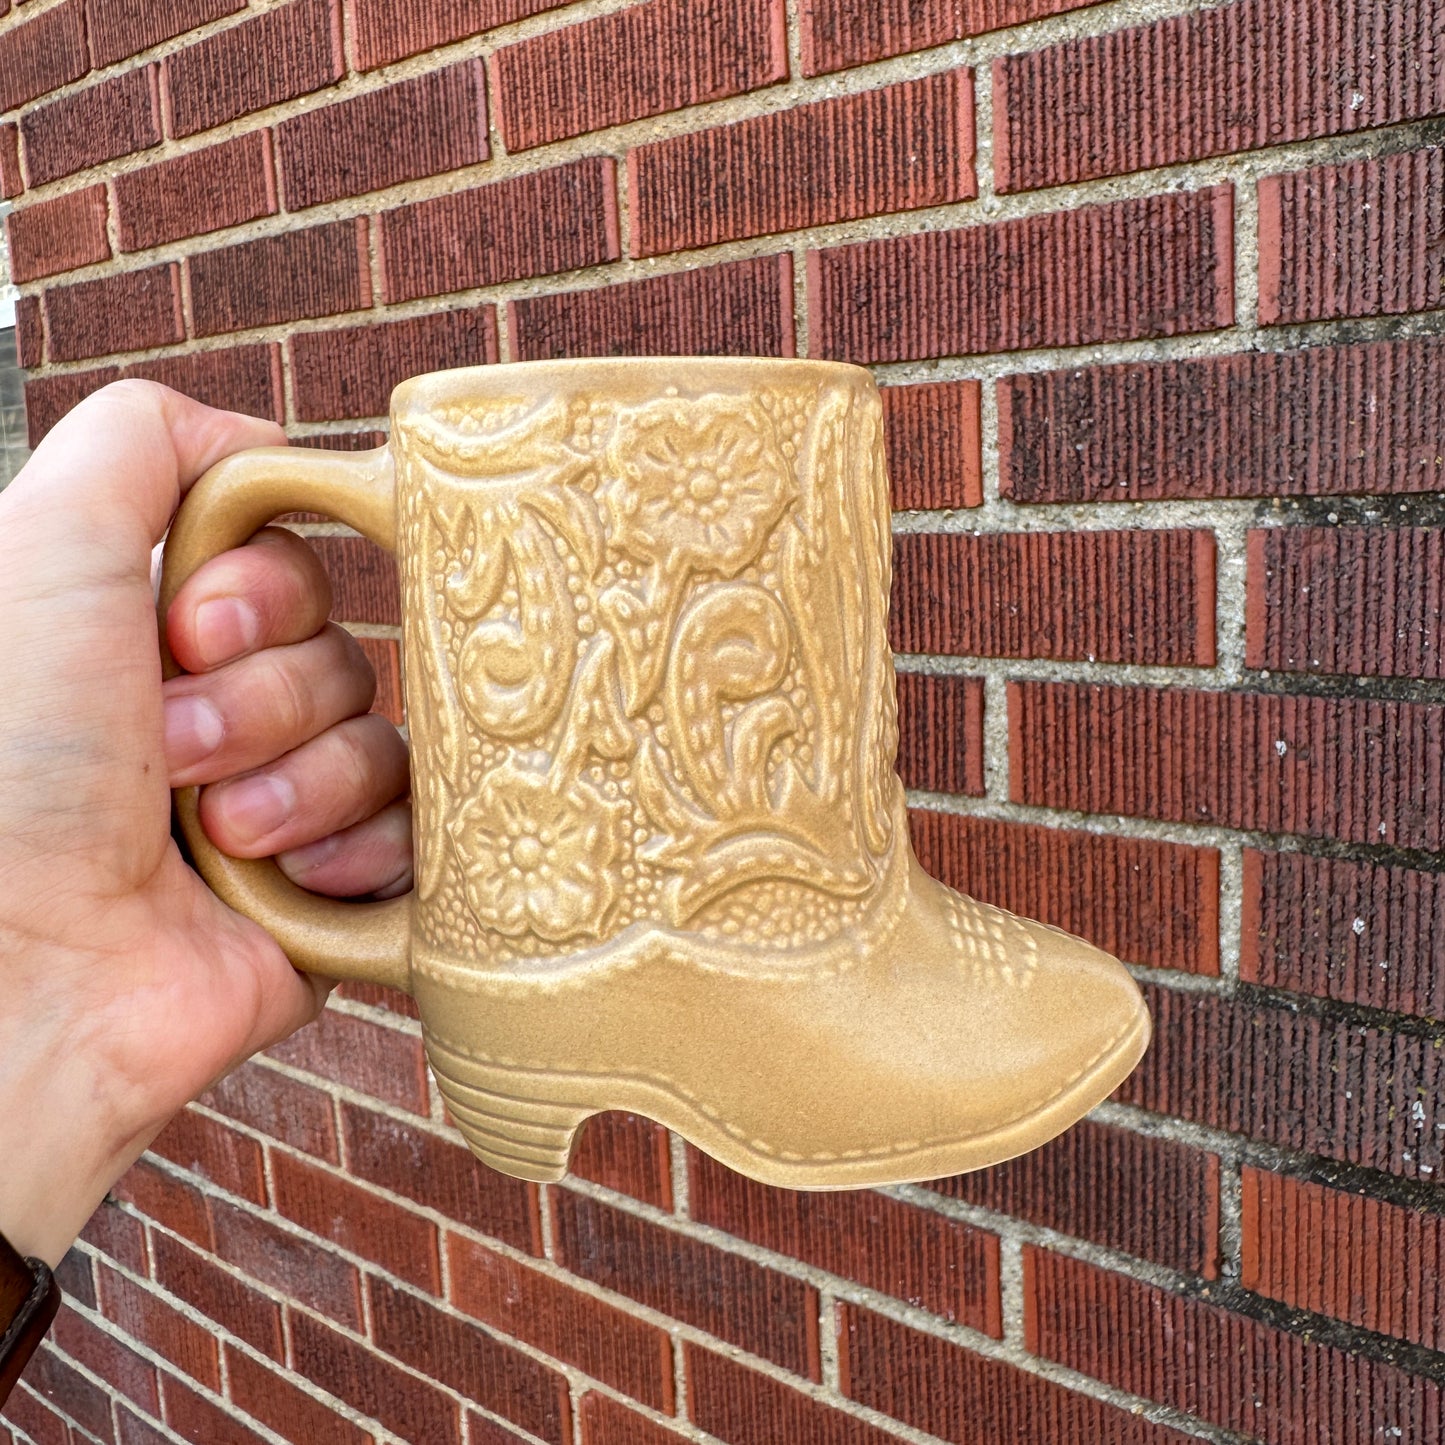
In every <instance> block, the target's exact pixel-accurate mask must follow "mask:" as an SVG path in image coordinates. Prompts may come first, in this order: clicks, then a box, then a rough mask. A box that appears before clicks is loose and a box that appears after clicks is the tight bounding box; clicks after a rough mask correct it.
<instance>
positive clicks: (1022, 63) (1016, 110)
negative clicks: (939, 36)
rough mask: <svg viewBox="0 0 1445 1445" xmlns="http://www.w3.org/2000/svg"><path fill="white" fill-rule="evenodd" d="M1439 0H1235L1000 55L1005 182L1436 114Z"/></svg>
mask: <svg viewBox="0 0 1445 1445" xmlns="http://www.w3.org/2000/svg"><path fill="white" fill-rule="evenodd" d="M1442 49H1445V13H1442V12H1441V10H1440V7H1439V6H1438V5H1436V4H1435V3H1434V0H1394V3H1392V4H1390V5H1388V6H1382V5H1380V4H1379V3H1378V0H1334V3H1332V4H1329V5H1324V6H1321V5H1318V4H1314V3H1312V0H1234V3H1232V4H1225V5H1219V6H1217V7H1213V8H1210V9H1206V10H1201V11H1198V12H1196V13H1194V14H1190V15H1181V16H1176V17H1173V18H1171V19H1167V20H1160V21H1156V22H1155V23H1154V24H1152V25H1141V26H1139V27H1137V28H1136V29H1133V30H1123V31H1115V32H1113V33H1111V34H1107V35H1101V36H1096V37H1090V38H1088V39H1085V40H1071V41H1066V42H1065V43H1064V44H1062V45H1055V46H1051V47H1049V48H1046V49H1043V50H1036V51H1033V52H1031V53H1029V54H1025V55H1009V56H1004V57H1002V58H1001V59H999V60H998V61H996V62H995V67H994V77H995V81H994V83H995V100H994V165H995V169H996V171H997V175H998V187H999V189H1000V190H1002V191H1012V190H1029V189H1031V188H1033V187H1035V186H1049V185H1059V184H1062V183H1063V182H1066V181H1080V180H1087V179H1091V178H1093V177H1097V176H1112V175H1118V174H1120V173H1121V172H1124V171H1138V170H1148V169H1150V168H1151V167H1154V166H1162V165H1171V164H1173V163H1175V162H1178V161H1186V160H1197V159H1199V158H1201V157H1203V156H1215V155H1226V154H1228V153H1230V152H1232V151H1247V150H1255V149H1257V148H1259V147H1261V146H1273V145H1279V144H1281V143H1282V142H1284V141H1292V140H1305V139H1308V138H1310V137H1313V136H1323V135H1338V134H1341V133H1343V132H1347V131H1355V130H1365V129H1367V128H1369V127H1371V126H1377V125H1389V124H1393V123H1394V122H1397V121H1402V120H1411V119H1417V118H1420V117H1423V116H1428V115H1432V114H1436V113H1438V112H1439V111H1441V110H1445V72H1442V71H1441V69H1440V67H1439V64H1438V63H1437V62H1436V61H1435V60H1434V59H1432V57H1438V56H1439V55H1440V53H1441V51H1442Z"/></svg>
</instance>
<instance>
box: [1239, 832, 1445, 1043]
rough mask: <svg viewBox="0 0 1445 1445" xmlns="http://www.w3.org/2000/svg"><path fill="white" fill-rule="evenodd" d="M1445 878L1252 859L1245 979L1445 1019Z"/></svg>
mask: <svg viewBox="0 0 1445 1445" xmlns="http://www.w3.org/2000/svg"><path fill="white" fill-rule="evenodd" d="M1442 936H1445V873H1425V872H1421V871H1419V870H1418V869H1414V868H1399V867H1389V866H1386V865H1382V864H1371V863H1357V862H1353V861H1351V860H1349V859H1345V858H1317V857H1314V856H1312V855H1311V854H1308V853H1275V852H1269V851H1265V850H1263V849H1256V848H1246V849H1245V850H1244V907H1243V916H1242V918H1241V921H1240V941H1239V955H1240V956H1239V972H1240V976H1241V977H1242V978H1244V979H1247V980H1249V981H1250V982H1255V983H1261V984H1264V985H1265V986H1267V987H1269V988H1282V989H1288V990H1290V991H1291V992H1294V993H1308V994H1318V995H1319V996H1321V997H1323V998H1333V999H1340V1000H1342V1001H1343V1002H1345V1003H1359V1004H1365V1005H1367V1006H1369V1007H1371V1008H1380V1009H1388V1010H1390V1011H1392V1012H1395V1013H1403V1014H1421V1015H1424V1016H1425V1017H1426V1018H1433V1019H1440V1018H1445V970H1442V969H1441V967H1440V958H1439V949H1440V939H1441V937H1442Z"/></svg>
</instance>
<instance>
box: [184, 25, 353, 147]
mask: <svg viewBox="0 0 1445 1445" xmlns="http://www.w3.org/2000/svg"><path fill="white" fill-rule="evenodd" d="M344 69H345V65H344V62H343V60H342V55H341V10H340V0H291V3H290V4H287V5H282V6H280V7H279V8H277V9H275V10H269V11H267V12H266V13H265V14H263V15H258V16H257V17H256V18H255V19H254V20H247V21H245V22H244V23H242V24H240V25H235V26H232V27H231V28H230V29H228V30H222V31H219V32H217V33H216V34H215V35H211V36H208V37H207V38H206V39H204V40H198V41H196V42H195V44H193V45H188V46H187V47H186V48H185V49H184V50H179V51H177V52H176V53H175V54H174V55H172V56H170V57H168V58H167V60H166V62H165V85H166V89H167V92H168V94H169V97H170V113H171V130H172V133H173V134H174V135H178V136H187V135H194V134H195V133H196V132H197V131H203V130H209V129H210V128H211V127H212V126H217V125H222V124H224V123H225V122H226V121H228V120H235V119H236V117H237V116H242V115H246V114H248V113H249V112H251V111H257V110H264V109H265V108H266V107H267V106H270V105H277V104H279V103H280V102H281V101H283V100H292V99H294V98H295V97H296V96H298V95H306V94H307V93H309V92H311V91H314V90H320V89H321V88H322V87H323V86H327V85H330V84H331V83H332V82H333V81H337V80H340V79H341V75H342V72H343V70H344Z"/></svg>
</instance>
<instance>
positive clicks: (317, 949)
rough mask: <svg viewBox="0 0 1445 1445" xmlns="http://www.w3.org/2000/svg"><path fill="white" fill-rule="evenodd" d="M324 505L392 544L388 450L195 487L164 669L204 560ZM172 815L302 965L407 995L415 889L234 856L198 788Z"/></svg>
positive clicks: (300, 455) (245, 458)
mask: <svg viewBox="0 0 1445 1445" xmlns="http://www.w3.org/2000/svg"><path fill="white" fill-rule="evenodd" d="M291 511H312V512H324V513H325V514H326V515H327V516H331V517H335V518H337V520H338V521H341V522H345V523H346V524H347V525H348V526H350V527H354V528H355V529H356V530H357V531H358V532H360V533H362V534H363V535H364V536H367V537H369V538H370V539H371V540H372V541H373V542H376V543H377V544H379V545H380V546H382V547H385V548H386V549H387V551H389V552H395V551H396V483H395V476H394V472H393V469H392V462H391V452H390V450H389V449H388V448H386V447H380V448H378V449H377V450H376V451H372V452H362V453H360V454H356V453H352V454H345V453H338V452H326V451H309V450H308V451H302V450H300V449H296V450H293V449H292V448H290V447H257V448H255V449H253V450H251V451H245V452H237V453H235V454H234V455H233V456H229V457H226V458H225V459H224V460H223V461H220V462H217V463H216V465H215V466H213V467H212V468H211V469H210V470H209V471H208V472H207V473H206V474H205V475H204V476H203V477H202V478H201V479H200V480H199V481H198V482H196V484H195V485H194V486H193V487H192V488H191V490H190V492H189V493H188V494H187V496H186V498H185V500H184V501H183V502H182V503H181V507H180V510H179V511H178V512H177V513H176V518H175V521H174V522H173V523H172V525H171V530H170V535H169V536H168V537H167V538H166V547H165V556H164V560H163V562H162V566H161V586H160V599H159V606H160V636H161V661H162V665H163V670H164V675H165V676H166V677H175V676H176V675H177V674H178V673H179V672H180V671H181V669H180V668H179V667H177V666H176V662H175V659H174V658H173V657H172V656H171V654H170V649H169V648H168V647H167V646H166V641H165V636H166V629H165V616H166V612H167V610H168V609H169V607H170V605H171V603H172V602H173V601H174V600H175V596H176V593H177V592H179V591H180V589H181V584H182V583H183V582H185V580H186V579H187V578H188V577H189V576H190V575H191V574H192V573H193V572H194V571H195V570H196V569H197V568H198V567H199V566H200V565H201V564H202V563H203V562H206V561H208V560H209V559H210V558H212V557H215V556H217V555H218V554H219V553H221V552H227V551H230V550H231V548H233V547H239V546H241V545H242V544H243V543H245V542H246V541H248V540H249V539H250V538H251V537H252V536H254V535H255V533H256V532H257V531H259V530H260V528H262V527H263V526H265V525H266V523H267V522H269V521H271V520H272V519H273V518H275V517H278V516H280V515H281V514H282V513H283V512H291ZM174 797H175V805H176V812H177V815H178V816H179V818H180V823H181V830H182V831H183V832H184V834H185V837H186V842H187V843H188V844H189V845H190V849H191V854H192V857H193V858H194V860H195V865H196V868H197V870H198V871H199V873H200V875H201V877H203V878H204V879H205V880H206V882H207V883H208V884H209V885H210V887H211V890H212V891H213V892H214V893H215V894H217V896H218V897H220V898H221V900H222V901H223V902H225V903H227V904H229V905H230V906H231V907H232V908H234V909H235V910H236V911H237V912H238V913H243V914H245V915H246V916H247V917H248V918H251V919H253V920H255V922H257V923H259V924H260V925H261V927H262V928H264V929H265V930H266V931H267V932H268V933H269V934H271V936H272V937H273V938H274V939H275V940H276V942H277V943H279V944H280V945H281V947H282V949H283V950H285V953H286V956H287V957H288V958H289V959H290V960H291V962H292V963H293V964H294V965H295V966H296V967H297V968H299V969H303V970H305V971H306V972H308V973H319V974H324V975H326V976H327V977H328V978H342V979H358V980H361V981H363V982H367V983H380V984H386V985H387V986H389V987H391V988H396V989H401V990H403V991H405V990H406V988H407V985H408V982H409V973H410V969H409V953H410V948H409V938H410V928H411V895H410V894H403V895H402V896H401V897H400V898H393V899H390V900H388V901H387V902H385V903H342V902H338V901H337V900H336V899H332V898H322V897H321V896H320V895H318V894H315V893H308V892H306V890H305V889H302V888H298V887H297V886H296V885H295V884H294V883H292V882H291V880H290V879H289V878H287V877H286V875H285V874H284V873H283V872H282V871H281V869H280V868H279V867H278V866H277V865H276V863H275V862H274V860H272V859H270V858H264V859H242V858H230V857H228V856H227V855H226V854H224V853H222V852H221V851H220V849H219V848H217V847H216V845H215V844H214V843H212V842H211V840H210V839H209V838H208V837H207V836H206V831H205V829H204V828H203V827H202V826H201V815H200V803H199V799H200V789H199V788H195V787H191V788H177V789H176V791H175V795H174Z"/></svg>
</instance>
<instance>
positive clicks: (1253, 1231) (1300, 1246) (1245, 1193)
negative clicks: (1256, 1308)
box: [1239, 1165, 1445, 1350]
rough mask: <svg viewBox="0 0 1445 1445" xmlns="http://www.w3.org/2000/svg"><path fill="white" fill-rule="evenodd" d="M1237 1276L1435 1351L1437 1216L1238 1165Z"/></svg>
mask: <svg viewBox="0 0 1445 1445" xmlns="http://www.w3.org/2000/svg"><path fill="white" fill-rule="evenodd" d="M1242 1182H1243V1190H1242V1196H1241V1210H1240V1214H1241V1220H1240V1228H1241V1233H1242V1238H1243V1253H1242V1256H1241V1269H1240V1278H1239V1282H1240V1283H1241V1284H1242V1285H1243V1286H1244V1287H1245V1288H1246V1289H1252V1290H1257V1291H1258V1292H1259V1293H1260V1294H1264V1295H1268V1296H1269V1297H1270V1298H1271V1299H1277V1300H1282V1301H1283V1302H1284V1303H1286V1304H1288V1305H1292V1306H1293V1307H1295V1308H1296V1309H1306V1310H1314V1311H1315V1313H1317V1314H1322V1315H1329V1316H1331V1317H1332V1318H1334V1319H1341V1320H1349V1321H1350V1323H1351V1324H1356V1325H1361V1326H1363V1327H1364V1328H1365V1329H1367V1330H1374V1331H1377V1332H1378V1333H1380V1334H1385V1335H1392V1336H1394V1337H1395V1338H1397V1339H1405V1340H1410V1341H1412V1342H1413V1343H1415V1344H1418V1345H1424V1346H1426V1347H1427V1348H1428V1349H1432V1350H1439V1349H1440V1347H1441V1345H1442V1343H1445V1217H1442V1216H1441V1215H1440V1214H1426V1213H1423V1212H1421V1211H1419V1210H1415V1209H1406V1208H1403V1207H1401V1206H1400V1205H1397V1204H1386V1203H1383V1202H1382V1201H1380V1200H1378V1199H1369V1198H1366V1197H1363V1196H1361V1195H1359V1194H1350V1193H1346V1192H1345V1191H1344V1190H1342V1189H1330V1188H1327V1187H1326V1186H1324V1185H1322V1184H1308V1183H1305V1182H1304V1181H1303V1180H1300V1179H1292V1178H1290V1177H1289V1176H1288V1175H1278V1174H1269V1173H1267V1172H1265V1171H1264V1170H1262V1169H1253V1168H1250V1167H1249V1166H1248V1165H1246V1166H1245V1169H1244V1175H1243V1181H1242Z"/></svg>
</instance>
